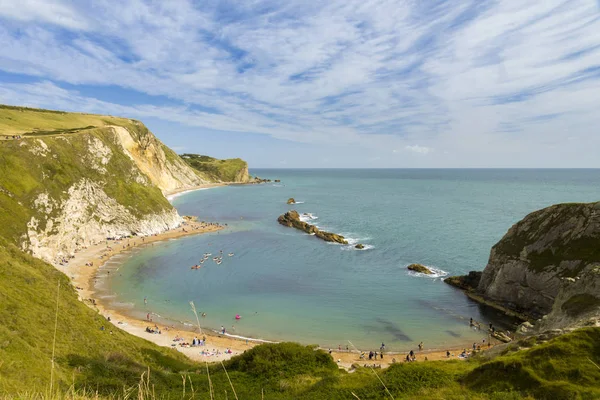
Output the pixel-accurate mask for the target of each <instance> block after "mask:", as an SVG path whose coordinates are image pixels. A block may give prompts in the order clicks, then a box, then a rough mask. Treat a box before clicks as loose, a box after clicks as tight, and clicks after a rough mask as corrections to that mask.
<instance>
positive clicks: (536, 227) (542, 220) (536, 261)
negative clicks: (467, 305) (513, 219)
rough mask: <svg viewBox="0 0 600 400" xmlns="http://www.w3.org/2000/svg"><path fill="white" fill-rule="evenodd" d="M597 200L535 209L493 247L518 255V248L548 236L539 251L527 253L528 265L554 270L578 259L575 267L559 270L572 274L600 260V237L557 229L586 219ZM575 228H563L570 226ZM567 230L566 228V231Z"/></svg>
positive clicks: (535, 268) (531, 267)
mask: <svg viewBox="0 0 600 400" xmlns="http://www.w3.org/2000/svg"><path fill="white" fill-rule="evenodd" d="M594 206H596V203H590V204H582V203H565V204H556V205H553V206H550V207H547V208H544V209H542V210H538V211H535V212H533V213H531V214H529V215H527V216H526V217H525V218H524V219H523V220H521V221H519V222H518V223H517V224H516V225H515V226H514V227H513V228H512V229H511V231H513V230H514V231H513V232H511V231H509V233H508V234H507V235H505V236H504V237H503V238H502V239H501V240H500V241H499V242H498V243H497V244H496V245H495V246H494V249H495V250H496V251H497V252H499V253H501V254H504V255H507V256H509V257H513V258H519V257H520V253H521V251H522V250H523V249H524V248H525V246H527V245H531V244H532V243H533V242H534V241H535V240H540V239H541V238H549V242H548V243H546V244H545V245H544V247H545V249H544V250H543V251H541V252H535V251H533V252H530V253H529V254H528V256H527V257H528V259H529V268H530V269H531V270H533V271H536V272H542V271H545V270H547V269H556V268H558V265H559V264H560V263H561V262H562V261H571V260H573V261H581V262H580V263H579V265H577V266H575V267H574V268H571V269H567V268H563V269H562V270H561V276H562V277H574V276H577V275H578V274H579V272H581V270H582V268H584V267H585V266H586V264H589V263H590V262H594V261H597V260H599V259H600V246H598V241H599V240H600V237H598V236H597V234H595V233H592V234H590V235H587V234H584V235H582V236H580V237H570V236H569V235H568V234H567V235H566V236H565V235H563V234H558V232H556V230H557V229H559V228H560V227H561V226H563V224H564V226H566V227H569V224H571V223H572V221H576V220H582V221H583V220H585V219H586V218H587V216H588V215H589V213H590V212H592V209H593V207H594ZM571 228H574V227H569V228H564V229H565V230H566V229H571ZM567 233H568V231H567Z"/></svg>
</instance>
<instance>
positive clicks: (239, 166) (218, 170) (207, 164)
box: [180, 153, 248, 182]
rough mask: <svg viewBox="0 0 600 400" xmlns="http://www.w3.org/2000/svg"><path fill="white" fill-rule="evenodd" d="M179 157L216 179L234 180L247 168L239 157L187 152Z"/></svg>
mask: <svg viewBox="0 0 600 400" xmlns="http://www.w3.org/2000/svg"><path fill="white" fill-rule="evenodd" d="M180 157H181V158H182V159H183V160H184V161H185V162H186V163H187V164H188V165H189V166H190V167H192V168H194V169H195V170H196V171H199V172H201V173H203V174H205V175H206V176H208V177H209V178H210V179H213V180H216V181H223V182H235V181H236V177H237V175H238V174H239V173H240V171H241V170H243V169H244V168H248V164H247V163H246V161H244V160H242V159H241V158H230V159H226V160H219V159H217V158H213V157H209V156H203V155H199V154H187V153H186V154H182V155H181V156H180Z"/></svg>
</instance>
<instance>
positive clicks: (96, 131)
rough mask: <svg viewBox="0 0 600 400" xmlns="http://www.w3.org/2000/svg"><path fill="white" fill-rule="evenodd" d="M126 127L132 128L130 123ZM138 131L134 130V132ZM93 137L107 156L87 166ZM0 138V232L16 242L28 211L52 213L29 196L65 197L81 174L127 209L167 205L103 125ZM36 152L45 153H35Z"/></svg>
mask: <svg viewBox="0 0 600 400" xmlns="http://www.w3.org/2000/svg"><path fill="white" fill-rule="evenodd" d="M130 128H131V130H132V131H134V132H138V130H137V129H134V125H132V126H131V127H130ZM138 134H140V133H139V132H138ZM96 139H97V140H98V141H100V142H102V143H103V145H104V146H106V148H108V149H110V151H111V158H110V162H109V163H107V164H106V165H102V166H101V168H102V169H104V171H101V170H99V169H94V168H90V164H91V160H90V158H88V157H86V156H85V155H86V154H88V153H89V150H88V149H89V146H90V143H91V142H94V141H95V140H96ZM43 143H44V146H45V148H43V147H42V145H41V144H40V143H38V142H37V139H24V140H21V141H15V140H11V141H5V142H2V143H0V213H2V223H1V224H0V235H1V236H3V237H6V238H10V239H11V240H13V241H15V242H17V241H18V240H19V238H20V237H21V235H23V234H24V233H25V231H26V225H27V222H28V221H29V220H30V219H31V217H32V216H35V217H36V218H37V219H38V220H40V221H45V220H46V219H47V218H48V217H53V216H55V215H54V213H55V212H56V211H57V210H58V207H54V208H53V210H51V211H49V210H47V209H46V210H41V209H36V207H35V206H34V202H35V200H36V198H37V197H38V196H39V195H40V194H42V193H46V194H48V197H49V198H50V199H52V200H53V201H55V202H61V201H64V200H66V199H67V198H68V192H67V191H68V189H69V188H70V187H71V186H73V185H74V184H76V183H78V182H80V181H81V180H82V179H87V180H89V181H93V182H100V183H101V184H102V186H103V190H104V192H105V193H106V194H107V195H108V196H110V197H112V198H114V199H115V200H116V201H117V202H118V203H119V204H121V205H123V206H125V207H126V208H127V209H128V210H129V211H130V212H131V213H132V214H133V215H135V216H138V217H142V216H144V215H147V214H151V213H155V212H160V211H162V210H170V209H171V208H172V207H171V205H170V204H169V202H168V201H167V200H166V199H165V197H164V196H163V195H162V193H161V191H160V190H159V189H158V188H157V187H156V186H154V185H152V184H149V182H148V183H144V180H145V181H148V180H147V179H146V178H145V177H143V176H142V175H141V174H140V173H139V171H138V169H137V168H136V166H135V164H134V162H133V161H132V160H131V159H130V158H129V157H128V156H127V155H125V154H124V153H123V151H122V149H121V147H120V145H119V144H118V143H117V142H116V141H115V140H114V139H113V135H112V133H111V132H110V130H109V129H108V128H90V129H87V130H85V131H82V132H80V133H78V134H73V135H69V136H62V135H61V136H50V137H44V138H43ZM40 152H43V153H45V154H46V156H40V155H39V154H40Z"/></svg>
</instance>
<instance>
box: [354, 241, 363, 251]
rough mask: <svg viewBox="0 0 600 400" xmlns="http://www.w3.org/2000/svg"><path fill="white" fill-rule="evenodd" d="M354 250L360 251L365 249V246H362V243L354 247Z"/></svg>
mask: <svg viewBox="0 0 600 400" xmlns="http://www.w3.org/2000/svg"><path fill="white" fill-rule="evenodd" d="M354 248H355V249H359V250H362V249H364V248H365V245H364V244H362V243H358V244H357V245H356V246H354Z"/></svg>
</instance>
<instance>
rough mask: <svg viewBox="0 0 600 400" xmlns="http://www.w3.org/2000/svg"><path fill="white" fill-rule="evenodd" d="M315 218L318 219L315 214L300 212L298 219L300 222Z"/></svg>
mask: <svg viewBox="0 0 600 400" xmlns="http://www.w3.org/2000/svg"><path fill="white" fill-rule="evenodd" d="M315 219H319V217H317V216H316V215H314V214H312V213H302V214H300V221H302V222H308V221H314V220H315Z"/></svg>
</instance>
